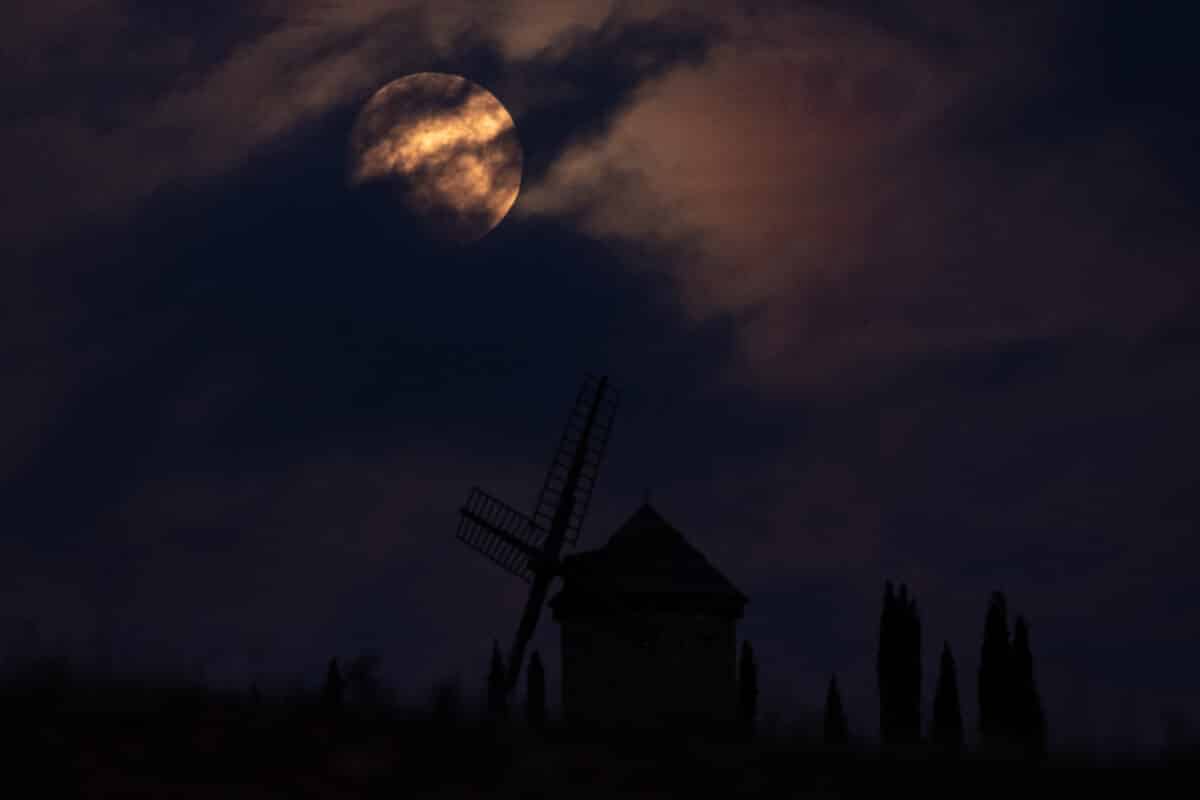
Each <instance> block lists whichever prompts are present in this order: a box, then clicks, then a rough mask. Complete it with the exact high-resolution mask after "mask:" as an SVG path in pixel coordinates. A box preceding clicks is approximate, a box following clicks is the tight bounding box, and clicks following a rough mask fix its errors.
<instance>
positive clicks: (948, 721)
mask: <svg viewBox="0 0 1200 800" xmlns="http://www.w3.org/2000/svg"><path fill="white" fill-rule="evenodd" d="M929 738H930V740H931V741H932V742H933V744H934V746H936V747H937V748H938V749H939V750H941V751H942V752H943V753H945V754H946V755H949V756H957V755H958V754H959V753H961V752H962V747H963V721H962V708H961V707H960V705H959V700H958V678H957V676H956V675H955V668H954V656H953V655H952V654H951V653H950V643H949V642H946V643H945V644H944V645H943V646H942V662H941V666H940V669H939V671H938V682H937V689H936V690H935V692H934V696H933V723H932V725H931V728H930V731H929Z"/></svg>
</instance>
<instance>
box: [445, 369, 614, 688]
mask: <svg viewBox="0 0 1200 800" xmlns="http://www.w3.org/2000/svg"><path fill="white" fill-rule="evenodd" d="M617 403H618V396H617V392H616V390H615V389H613V388H612V387H611V386H610V385H609V383H608V378H607V377H600V378H596V377H595V376H593V375H590V374H589V375H587V376H586V377H585V378H584V381H583V385H582V386H581V387H580V389H579V395H578V397H577V398H576V400H575V405H574V407H573V408H572V409H571V413H570V414H569V415H568V417H567V424H566V426H565V428H564V430H563V434H562V438H561V439H560V440H559V443H558V448H557V449H556V450H555V453H554V459H553V461H551V463H550V469H549V470H548V471H547V473H546V480H545V483H543V484H542V490H541V493H540V494H539V495H538V499H537V505H536V506H535V508H534V512H533V515H532V516H526V515H525V514H523V513H521V512H520V511H517V510H516V509H515V508H512V507H511V506H509V505H507V504H505V503H504V502H503V501H501V500H498V499H497V498H495V497H493V496H491V495H489V494H488V493H487V492H485V491H483V490H482V489H480V488H479V487H478V486H476V487H473V488H472V489H471V491H470V493H469V494H468V495H467V501H466V503H465V504H464V505H463V507H462V508H461V509H460V514H461V519H460V520H459V525H458V538H459V540H461V541H463V542H465V543H466V544H467V545H469V546H470V547H472V548H474V549H475V550H478V551H479V552H480V553H482V554H483V555H485V556H487V557H488V558H490V559H491V560H492V561H494V562H496V563H497V564H499V565H500V566H501V567H503V568H504V569H506V570H507V571H508V572H511V573H512V574H513V575H516V576H517V577H519V578H521V579H522V580H524V581H525V582H527V583H530V584H531V588H530V591H529V599H528V600H527V601H526V603H525V610H524V612H523V613H522V614H521V621H520V624H519V625H518V626H517V634H516V638H515V639H514V640H513V647H512V650H511V652H510V653H509V657H508V663H507V665H506V670H505V691H506V692H507V693H511V692H512V690H513V688H514V687H515V686H516V684H517V680H518V678H519V676H520V674H521V663H522V661H523V660H524V657H525V649H526V648H527V647H528V645H529V642H530V640H531V639H532V638H533V632H534V629H535V628H536V627H537V623H538V618H539V617H540V616H541V613H542V606H544V605H545V603H546V595H547V594H548V593H549V591H550V584H551V583H553V581H554V579H555V577H557V576H558V575H559V574H560V572H561V566H562V562H561V559H560V555H561V553H562V549H563V547H564V546H565V545H567V544H570V545H575V544H577V543H578V541H579V535H580V532H581V531H582V529H583V518H584V516H586V514H587V508H588V503H589V502H590V501H591V497H592V489H593V488H594V487H595V485H596V477H597V475H598V474H599V471H600V462H601V461H602V460H603V459H604V450H605V447H606V446H607V444H608V437H609V434H610V433H611V432H612V425H613V420H614V418H615V417H616V411H617Z"/></svg>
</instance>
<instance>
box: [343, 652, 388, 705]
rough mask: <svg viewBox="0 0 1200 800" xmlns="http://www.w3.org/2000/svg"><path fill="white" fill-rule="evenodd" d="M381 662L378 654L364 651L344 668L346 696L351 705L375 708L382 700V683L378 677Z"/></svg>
mask: <svg viewBox="0 0 1200 800" xmlns="http://www.w3.org/2000/svg"><path fill="white" fill-rule="evenodd" d="M381 661H382V658H381V657H380V655H379V654H378V653H376V652H373V651H366V652H362V653H360V654H359V655H358V656H356V657H355V658H354V660H353V661H351V662H350V664H349V666H347V667H346V694H347V696H348V698H349V700H350V701H351V702H352V703H356V704H358V705H361V706H375V705H378V704H379V703H380V702H381V701H382V700H383V694H384V693H383V682H382V681H381V679H380V677H379V668H380V663H381Z"/></svg>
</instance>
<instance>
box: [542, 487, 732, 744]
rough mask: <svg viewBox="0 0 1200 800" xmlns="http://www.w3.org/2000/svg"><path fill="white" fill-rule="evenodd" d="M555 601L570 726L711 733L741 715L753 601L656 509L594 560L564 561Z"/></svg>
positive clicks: (587, 555) (640, 513)
mask: <svg viewBox="0 0 1200 800" xmlns="http://www.w3.org/2000/svg"><path fill="white" fill-rule="evenodd" d="M562 576H563V586H562V589H561V591H559V592H558V594H557V595H555V596H554V597H553V598H552V599H551V601H550V608H551V610H552V612H553V614H554V619H555V621H556V622H558V623H559V624H560V625H561V634H562V673H561V674H562V709H563V715H564V718H565V719H566V720H567V721H568V722H569V723H573V724H578V723H584V724H601V725H605V724H615V725H638V726H641V725H651V726H654V725H659V724H668V725H669V724H674V723H685V724H706V723H710V722H715V723H718V724H720V723H722V722H726V721H728V720H731V719H732V717H733V714H734V711H735V708H736V695H737V691H736V670H737V664H736V659H737V630H736V626H737V620H738V619H740V618H741V616H742V612H743V609H744V607H745V605H746V602H747V598H746V596H745V595H744V594H742V593H741V592H740V591H738V590H737V589H736V588H735V587H734V585H733V584H732V583H730V582H729V580H728V579H727V578H725V576H723V575H722V574H721V573H720V572H718V571H717V569H716V568H715V567H713V566H712V564H710V563H709V562H708V559H706V558H705V557H704V556H703V555H702V554H701V553H700V552H699V551H698V550H696V549H695V548H694V547H693V546H692V545H691V544H689V543H688V542H687V541H686V540H685V539H684V538H683V536H682V535H681V534H680V533H679V531H677V530H676V529H675V528H674V527H672V526H671V524H670V523H668V522H667V521H666V520H665V519H663V518H662V516H660V515H659V513H658V512H657V511H655V510H654V509H653V508H651V507H650V505H649V504H645V505H643V506H642V507H641V508H639V509H638V510H637V512H635V513H634V514H633V516H632V517H630V518H629V519H628V520H627V521H626V522H625V524H624V525H622V526H621V527H620V529H619V530H617V532H616V533H614V534H613V535H612V537H611V538H610V539H609V540H608V543H607V544H606V545H605V546H603V547H601V548H599V549H596V550H592V551H589V552H582V553H577V554H575V555H572V556H568V557H567V558H566V559H564V561H563V572H562Z"/></svg>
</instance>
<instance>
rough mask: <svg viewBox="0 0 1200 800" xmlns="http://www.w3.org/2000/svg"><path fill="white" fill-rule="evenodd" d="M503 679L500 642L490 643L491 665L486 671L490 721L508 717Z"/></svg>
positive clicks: (502, 659)
mask: <svg viewBox="0 0 1200 800" xmlns="http://www.w3.org/2000/svg"><path fill="white" fill-rule="evenodd" d="M505 683H506V682H505V678H504V657H503V656H502V655H500V642H498V641H494V642H493V643H492V663H491V668H490V669H489V670H488V682H487V710H488V716H490V717H491V718H492V719H503V718H504V717H506V716H508V696H507V695H508V692H507V688H508V687H507V686H506V685H505Z"/></svg>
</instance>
